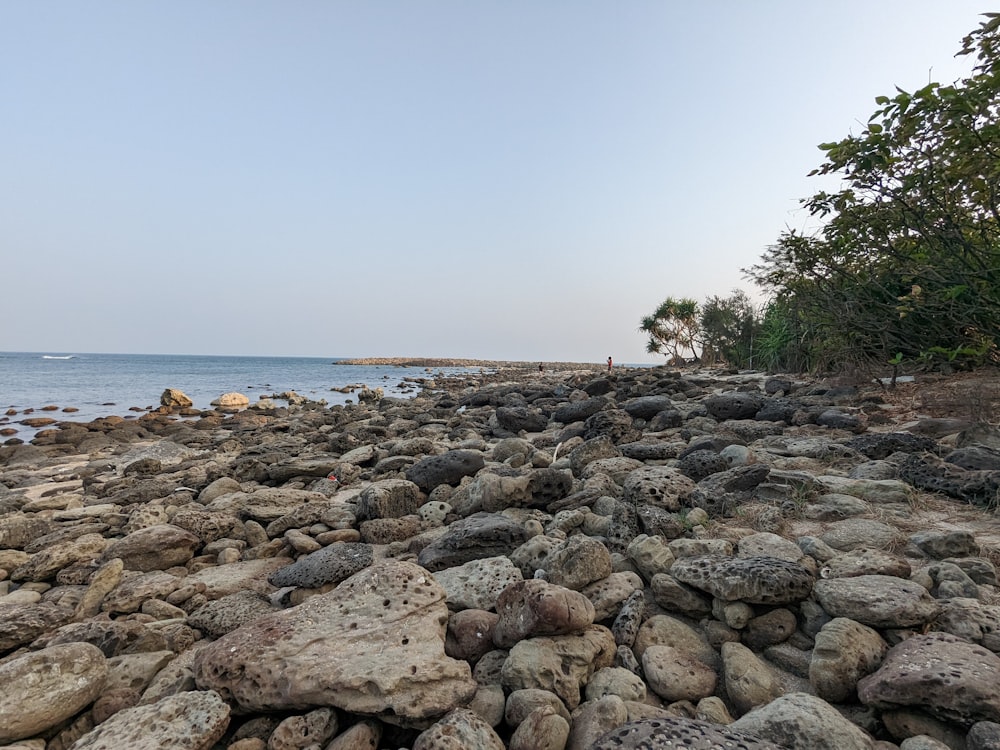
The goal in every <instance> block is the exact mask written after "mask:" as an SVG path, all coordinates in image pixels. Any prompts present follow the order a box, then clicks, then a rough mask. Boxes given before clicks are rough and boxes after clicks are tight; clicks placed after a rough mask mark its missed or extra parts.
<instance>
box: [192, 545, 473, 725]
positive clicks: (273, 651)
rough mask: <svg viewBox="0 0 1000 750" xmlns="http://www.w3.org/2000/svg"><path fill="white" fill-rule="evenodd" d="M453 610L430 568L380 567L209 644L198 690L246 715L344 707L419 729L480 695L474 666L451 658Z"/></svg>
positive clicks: (200, 663) (199, 662) (201, 657)
mask: <svg viewBox="0 0 1000 750" xmlns="http://www.w3.org/2000/svg"><path fill="white" fill-rule="evenodd" d="M447 611H448V610H447V607H446V605H445V592H444V590H443V589H442V588H441V587H440V586H439V585H438V584H437V583H436V582H435V581H434V579H433V577H432V576H431V575H430V574H429V573H427V571H425V570H423V569H421V568H420V567H418V566H416V565H414V564H412V563H407V562H401V561H395V560H387V561H384V562H379V563H376V564H374V565H372V566H371V567H369V568H367V569H365V570H363V571H361V572H359V573H356V574H355V575H354V576H352V577H351V578H348V579H347V580H346V581H344V582H342V583H341V584H340V585H338V586H337V587H336V588H335V589H334V590H333V591H331V592H329V593H327V594H319V595H317V596H313V597H310V598H309V599H307V600H306V601H305V602H304V603H302V604H300V605H299V606H297V607H294V608H292V609H288V610H284V611H281V612H275V613H274V614H271V615H265V616H263V617H259V618H257V619H256V620H254V621H253V622H251V623H248V624H247V625H244V626H242V627H240V628H238V629H236V630H234V631H232V632H231V633H229V634H228V635H226V636H223V637H222V638H220V639H219V640H217V641H215V642H214V643H212V644H210V645H209V646H207V647H206V648H205V649H203V650H202V651H200V652H199V654H198V656H197V658H196V660H195V675H196V680H197V684H198V685H199V687H200V688H201V689H208V690H216V691H217V692H219V693H220V694H221V695H223V696H224V697H225V698H226V699H227V700H231V701H233V702H235V703H236V704H237V705H239V706H240V707H241V708H242V709H244V710H251V711H276V710H287V709H293V710H294V709H303V708H311V707H315V706H335V707H337V708H340V709H343V710H345V711H349V712H352V713H357V714H362V715H368V716H377V717H380V718H383V719H385V720H388V721H390V722H392V723H401V724H415V723H420V722H422V721H426V720H427V719H430V718H433V717H436V716H441V715H443V714H445V713H447V712H448V711H450V710H451V709H453V708H455V707H457V706H459V705H462V704H463V703H464V702H465V701H468V700H469V699H471V697H472V695H473V694H474V693H475V689H476V685H475V682H474V681H473V679H472V675H471V671H470V669H469V665H468V664H467V663H465V662H459V661H456V660H454V659H451V658H449V657H447V656H446V655H445V653H444V639H445V623H446V622H447Z"/></svg>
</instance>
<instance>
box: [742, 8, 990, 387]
mask: <svg viewBox="0 0 1000 750" xmlns="http://www.w3.org/2000/svg"><path fill="white" fill-rule="evenodd" d="M985 18H986V20H985V21H984V22H983V23H982V24H981V25H980V27H979V28H978V29H976V30H975V31H973V32H972V33H970V34H969V35H968V36H967V37H966V38H965V39H964V40H963V44H962V49H961V50H960V52H959V53H958V54H960V55H975V57H976V64H975V65H974V67H973V72H972V74H971V75H970V76H969V77H968V78H965V79H963V80H962V81H960V82H956V83H955V84H953V85H950V86H942V85H940V84H938V83H931V84H928V85H927V86H925V87H923V88H921V89H919V90H918V91H915V92H912V93H910V92H906V91H903V90H902V89H899V88H897V89H896V94H895V95H893V96H891V97H889V96H880V97H877V98H876V100H875V101H876V104H877V106H878V109H876V111H875V112H874V114H873V115H872V116H871V118H870V119H869V121H868V123H867V125H866V127H865V128H864V130H863V131H862V132H861V133H860V134H858V135H851V136H848V137H847V138H844V139H843V140H840V141H837V142H834V143H824V144H821V145H820V149H822V150H823V151H824V152H825V154H826V161H825V162H824V163H823V164H822V165H821V166H820V167H819V168H817V169H816V170H814V171H813V172H812V174H820V175H837V176H839V177H840V178H841V180H842V184H843V187H842V188H841V189H840V190H838V191H836V192H826V191H821V192H818V193H816V194H815V195H813V196H811V197H809V198H807V199H805V200H803V202H802V203H803V205H804V206H805V207H806V209H807V210H808V211H809V213H810V214H811V215H812V216H814V217H817V218H819V219H822V220H823V221H824V222H825V223H824V224H823V227H822V229H820V230H819V231H818V232H817V233H816V234H814V235H810V236H807V235H803V234H801V233H797V232H794V231H789V232H786V233H784V234H782V235H781V236H780V237H779V239H778V241H777V242H776V243H775V245H773V246H772V247H770V248H769V249H768V251H767V252H766V253H765V255H764V256H763V258H762V260H761V262H760V263H759V264H758V265H755V266H753V267H752V268H751V269H749V270H748V271H746V273H747V275H748V276H749V277H750V278H752V279H753V280H754V281H756V282H757V283H758V284H759V285H760V286H762V287H763V288H765V289H766V290H768V291H769V292H771V293H772V294H773V295H774V298H775V300H776V301H778V302H780V304H781V305H782V309H783V310H785V311H791V312H792V313H793V318H792V320H794V322H795V323H796V325H797V326H798V327H799V331H798V333H799V334H801V336H800V338H799V339H797V342H798V345H801V346H804V347H805V350H806V352H807V357H806V358H807V359H808V360H809V362H810V364H811V366H813V367H817V368H828V367H835V366H838V365H840V366H843V365H845V364H846V365H849V364H864V363H868V364H871V363H879V362H881V363H883V364H884V363H886V362H889V361H897V362H898V361H900V358H906V359H911V360H918V361H923V362H930V361H932V360H934V359H947V360H949V361H951V362H956V363H967V364H976V363H981V362H983V361H986V360H990V359H992V360H996V359H997V358H998V351H997V343H998V341H997V339H998V336H1000V333H998V332H1000V14H995V13H989V14H985Z"/></svg>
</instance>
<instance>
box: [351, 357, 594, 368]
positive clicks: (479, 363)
mask: <svg viewBox="0 0 1000 750" xmlns="http://www.w3.org/2000/svg"><path fill="white" fill-rule="evenodd" d="M332 364H337V365H364V366H369V367H371V366H375V365H388V366H391V367H483V368H487V369H504V370H506V369H518V370H520V369H537V367H538V365H539V364H541V365H542V366H543V367H544V368H545V369H546V370H590V369H600V368H602V367H607V364H601V363H597V362H537V361H534V362H511V361H507V360H494V359H448V358H439V357H438V358H436V357H357V358H352V359H338V360H336V361H335V362H333V363H332Z"/></svg>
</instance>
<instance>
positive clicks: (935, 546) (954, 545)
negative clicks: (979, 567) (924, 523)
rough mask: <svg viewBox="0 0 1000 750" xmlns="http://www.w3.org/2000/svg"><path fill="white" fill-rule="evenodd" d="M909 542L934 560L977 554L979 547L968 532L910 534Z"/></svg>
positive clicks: (919, 532)
mask: <svg viewBox="0 0 1000 750" xmlns="http://www.w3.org/2000/svg"><path fill="white" fill-rule="evenodd" d="M910 542H911V543H912V544H914V545H915V546H916V547H917V548H919V549H920V551H921V552H923V553H924V554H925V555H927V556H928V557H932V558H934V559H935V560H944V559H946V558H949V557H974V556H975V555H978V554H979V545H978V544H976V540H975V539H974V538H973V536H972V534H970V533H969V532H968V531H918V532H917V533H915V534H910Z"/></svg>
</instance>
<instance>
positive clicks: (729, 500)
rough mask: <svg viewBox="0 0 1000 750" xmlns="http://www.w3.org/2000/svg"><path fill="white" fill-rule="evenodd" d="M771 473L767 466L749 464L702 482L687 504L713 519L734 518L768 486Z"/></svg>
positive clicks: (709, 477) (735, 467) (713, 475)
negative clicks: (718, 517) (736, 512)
mask: <svg viewBox="0 0 1000 750" xmlns="http://www.w3.org/2000/svg"><path fill="white" fill-rule="evenodd" d="M770 472H771V470H770V468H769V467H768V466H767V464H749V465H747V466H734V467H733V468H732V469H727V470H726V471H720V472H718V473H716V474H711V475H709V476H707V477H705V478H704V479H702V480H701V481H700V482H698V484H697V486H696V487H695V488H694V490H692V491H691V494H690V495H689V496H688V498H687V503H686V504H687V505H690V506H692V507H698V508H703V509H705V510H706V511H708V512H709V513H711V514H712V515H717V516H726V515H731V514H732V513H733V511H734V510H735V509H736V508H738V507H739V506H740V505H742V504H743V503H745V502H747V501H748V500H749V499H750V497H751V495H752V493H753V491H754V490H755V489H756V488H757V485H759V484H761V483H762V482H764V481H765V480H766V479H767V478H768V475H769V474H770Z"/></svg>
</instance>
